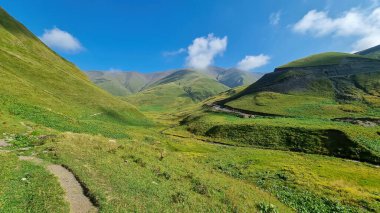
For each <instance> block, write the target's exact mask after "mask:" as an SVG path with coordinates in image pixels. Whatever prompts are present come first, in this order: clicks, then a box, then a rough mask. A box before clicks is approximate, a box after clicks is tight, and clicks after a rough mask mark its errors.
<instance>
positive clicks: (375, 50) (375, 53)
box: [355, 45, 380, 59]
mask: <svg viewBox="0 0 380 213" xmlns="http://www.w3.org/2000/svg"><path fill="white" fill-rule="evenodd" d="M355 54H357V55H362V56H366V57H370V58H375V59H380V45H378V46H375V47H372V48H369V49H367V50H363V51H360V52H357V53H355Z"/></svg>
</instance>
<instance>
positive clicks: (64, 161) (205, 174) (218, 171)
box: [0, 10, 380, 213]
mask: <svg viewBox="0 0 380 213" xmlns="http://www.w3.org/2000/svg"><path fill="white" fill-rule="evenodd" d="M0 15H1V17H0V18H1V19H0V75H1V78H0V121H1V122H0V212H31V213H34V212H36V213H41V212H68V211H69V208H70V207H71V206H70V200H67V201H66V200H65V199H64V195H65V194H66V195H67V194H68V193H65V192H64V190H63V188H62V186H61V185H59V183H62V182H60V181H61V180H60V179H57V178H56V177H55V176H53V175H52V174H50V173H49V172H48V171H50V170H47V169H46V168H45V166H44V165H45V164H46V165H51V164H55V165H62V166H63V167H65V168H67V169H68V171H70V172H71V173H73V175H74V176H75V179H76V180H77V181H78V182H80V184H81V186H80V187H82V189H83V191H84V194H85V195H86V196H87V197H88V198H89V199H90V200H91V202H92V203H93V204H94V206H95V207H97V208H98V210H99V212H100V213H102V212H115V213H118V212H120V213H121V212H272V213H273V212H379V211H380V204H379V200H380V172H379V167H378V166H376V165H373V164H368V163H363V162H357V161H352V160H347V159H340V158H343V157H346V158H350V159H358V158H355V157H358V156H359V157H361V156H365V157H367V158H366V159H365V160H368V159H370V157H373V156H374V155H375V154H377V153H379V151H380V149H379V147H380V146H379V141H378V140H379V139H378V138H379V136H378V135H379V132H380V130H379V127H376V126H375V127H368V128H367V127H362V126H358V125H355V124H349V123H344V122H337V121H330V120H329V119H327V118H313V119H311V118H310V117H306V116H305V117H304V118H302V117H300V116H299V117H295V118H283V117H262V118H256V119H242V118H239V117H236V116H232V115H229V114H225V113H215V112H209V108H207V107H206V106H204V104H211V103H213V102H214V101H218V100H220V99H224V98H226V97H229V96H231V95H237V94H240V93H241V92H242V91H246V88H245V87H239V88H234V89H229V88H228V87H226V86H225V85H223V84H221V83H219V82H218V81H216V80H213V79H212V78H210V76H206V75H205V74H200V73H197V72H193V71H187V70H182V71H178V72H174V73H172V74H171V75H167V76H166V77H165V78H162V77H161V78H160V79H161V80H160V81H159V82H156V81H155V83H154V84H153V82H152V83H151V84H148V85H147V86H146V90H144V91H143V92H141V93H144V94H141V93H138V94H136V95H135V97H134V98H133V99H132V98H131V101H133V102H134V103H136V104H138V107H139V108H141V109H144V107H146V108H145V109H144V110H145V111H146V112H149V113H155V114H156V115H157V118H159V120H157V121H159V123H157V124H156V125H151V122H150V121H149V120H147V119H146V118H145V116H143V115H142V114H141V113H139V111H137V110H136V109H135V108H134V107H133V106H131V105H129V104H128V102H123V101H121V100H120V99H118V98H115V97H113V96H111V95H110V94H109V93H107V92H105V91H103V90H101V89H99V88H98V87H97V86H95V85H94V84H93V83H91V82H90V81H89V80H88V79H87V77H86V76H85V75H84V74H83V73H82V72H80V71H79V70H78V69H77V68H76V67H75V66H74V65H73V64H71V63H69V62H67V61H65V60H64V59H62V58H61V57H59V56H58V55H57V54H55V53H54V52H53V51H51V50H49V49H48V48H47V47H46V46H45V45H43V44H42V43H41V42H40V41H39V40H38V39H37V38H36V37H34V36H33V35H32V34H31V33H30V32H29V31H28V30H26V29H25V28H24V27H23V26H22V25H21V24H19V23H18V22H16V21H15V20H13V19H12V18H11V17H9V16H8V15H7V14H6V13H5V12H4V11H2V10H1V12H0ZM372 74H373V75H376V73H371V75H372ZM354 77H355V78H356V81H357V82H358V83H359V84H358V85H363V86H361V87H364V88H366V93H367V95H368V96H369V97H371V98H372V99H368V100H371V101H372V102H374V103H375V102H376V100H377V98H376V97H375V96H376V94H377V92H378V90H377V88H378V86H377V85H378V84H377V80H376V76H372V77H371V78H368V77H366V75H355V76H354ZM358 85H357V87H360V86H358ZM227 89H229V90H228V91H225V90H227ZM221 91H224V92H221ZM220 92H221V93H220ZM145 93H146V94H145ZM217 93H218V94H217ZM214 94H217V95H216V96H212V97H209V96H211V95H214ZM370 94H372V95H370ZM303 97H306V96H303ZM319 97H320V96H319ZM373 97H375V98H373ZM320 98H321V97H320ZM327 98H329V97H327ZM269 99H271V98H270V97H269ZM200 100H204V101H203V102H201V101H200ZM286 100H288V99H287V98H284V99H280V101H278V102H277V103H276V104H281V103H284V102H285V101H286ZM265 101H266V100H265ZM265 101H261V102H263V103H266V102H265ZM298 101H299V102H301V101H300V100H298ZM316 102H317V101H316ZM283 105H286V104H283ZM288 106H289V105H288ZM366 106H367V105H366ZM269 107H270V108H274V107H273V105H272V106H271V105H269ZM269 107H268V108H269ZM305 109H306V108H305ZM373 109H374V108H373ZM305 112H306V110H304V111H303V113H305ZM298 113H299V114H301V113H300V112H298ZM373 113H375V115H376V110H373ZM189 114H190V116H187V115H189ZM185 116H186V117H187V119H185V120H183V122H182V124H183V125H185V126H179V125H173V124H176V123H177V121H178V120H182V118H183V117H185ZM73 132H74V133H73ZM341 137H343V138H344V139H345V140H339V139H341ZM326 141H327V142H328V143H324V142H326ZM346 142H347V143H346ZM4 144H5V145H9V146H4ZM262 148H265V149H262ZM269 149H276V150H269ZM363 150H364V151H363ZM300 151H302V152H306V153H307V154H305V153H299V152H300ZM311 153H318V155H317V154H311ZM363 153H364V155H363ZM320 154H321V155H320ZM326 155H332V156H337V157H340V158H335V157H331V156H326ZM18 156H30V157H34V158H40V159H42V163H40V164H34V163H33V162H27V161H20V160H19V158H18ZM352 156H353V157H352ZM359 160H362V159H361V158H359ZM368 162H371V163H376V162H375V161H370V160H368ZM75 201H78V200H75Z"/></svg>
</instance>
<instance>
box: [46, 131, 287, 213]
mask: <svg viewBox="0 0 380 213" xmlns="http://www.w3.org/2000/svg"><path fill="white" fill-rule="evenodd" d="M140 134H146V132H141V133H140ZM153 135H155V134H154V133H153ZM140 137H141V138H140ZM167 140H168V139H167V138H161V137H160V136H158V137H157V136H153V137H148V138H147V137H143V136H138V135H136V136H135V139H134V140H129V141H128V140H118V141H117V142H115V141H112V140H111V141H110V140H109V139H107V138H102V137H94V136H88V135H78V134H64V135H62V136H60V137H59V138H57V139H55V142H52V143H48V144H46V145H45V146H43V147H42V150H41V152H40V153H43V152H42V151H43V150H44V151H49V152H48V154H43V155H42V157H43V156H45V158H47V159H51V160H52V161H54V162H57V163H60V164H63V165H66V166H68V167H69V168H70V169H71V170H73V171H74V173H75V174H76V175H77V176H78V177H79V178H80V179H81V180H82V181H83V182H84V183H85V184H86V186H87V187H88V188H89V189H90V192H91V195H92V196H94V197H95V198H96V199H97V200H98V202H99V204H100V210H101V212H125V211H137V212H142V211H154V212H156V211H159V212H172V211H181V212H194V211H197V212H209V211H239V212H240V211H243V212H244V211H250V209H255V208H256V206H257V205H258V204H259V202H260V200H261V199H262V198H263V197H265V198H267V199H268V200H269V199H270V200H271V201H272V203H274V204H275V205H276V206H277V207H278V208H279V209H281V210H282V211H283V212H289V211H290V209H288V208H287V207H285V206H284V205H283V204H281V203H280V202H278V201H277V199H276V198H274V197H273V196H271V195H270V194H268V193H267V192H264V191H262V190H259V189H257V188H256V187H255V185H253V184H247V183H244V182H242V181H239V180H237V179H234V178H233V177H229V176H226V175H224V174H220V173H215V172H213V170H212V169H211V168H208V167H207V166H204V165H202V164H199V163H197V160H196V159H197V158H198V157H200V153H198V152H197V151H196V150H192V151H188V152H187V153H183V152H182V151H172V150H171V149H170V147H173V146H169V147H168V146H166V145H165V144H166V142H167ZM170 141H172V140H170ZM168 142H169V141H168ZM201 146H202V145H201ZM194 149H199V148H198V147H197V146H194ZM208 149H211V150H215V148H213V147H209V148H208ZM45 153H46V152H45Z"/></svg>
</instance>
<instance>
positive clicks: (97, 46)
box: [0, 0, 380, 72]
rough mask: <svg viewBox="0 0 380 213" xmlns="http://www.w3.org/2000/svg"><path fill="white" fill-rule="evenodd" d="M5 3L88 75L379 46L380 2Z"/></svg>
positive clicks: (275, 60)
mask: <svg viewBox="0 0 380 213" xmlns="http://www.w3.org/2000/svg"><path fill="white" fill-rule="evenodd" d="M0 5H1V6H2V7H3V8H4V9H6V10H7V11H8V12H9V13H10V14H11V15H12V16H14V17H15V18H16V19H18V20H19V21H21V22H22V23H23V24H24V25H26V27H28V28H29V29H30V30H31V31H32V32H33V33H34V34H36V35H37V36H40V38H41V39H43V40H44V41H45V42H47V43H48V44H49V45H50V46H51V47H52V48H53V49H55V50H56V51H57V52H58V53H60V54H61V55H63V56H64V57H65V58H67V59H69V60H70V61H72V62H74V63H75V64H77V65H78V67H80V68H81V69H83V70H127V71H132V70H133V71H141V72H152V71H162V70H168V69H175V68H181V67H188V66H193V67H202V66H208V65H215V66H221V67H241V68H242V69H246V70H251V71H258V72H269V71H272V70H273V69H274V68H275V67H276V66H279V65H281V64H284V63H286V62H289V61H291V60H294V59H297V58H300V57H304V56H307V55H310V54H314V53H319V52H325V51H344V52H352V51H354V50H360V49H362V48H364V47H367V46H370V45H374V44H377V43H376V42H377V41H378V42H379V44H380V38H378V36H377V35H380V34H376V33H375V32H378V30H380V26H378V27H376V26H377V25H378V24H379V21H380V9H379V11H376V9H377V6H378V2H377V1H376V0H344V1H343V0H335V1H334V0H134V1H132V0H65V1H62V0H61V1H59V0H54V1H53V0H33V1H30V0H17V1H11V0H8V1H2V3H0ZM377 12H379V13H377ZM368 17H372V18H368ZM355 25H357V26H355ZM364 25H365V26H367V25H368V26H367V27H366V28H365V29H363V30H362V29H360V30H358V29H357V28H359V27H361V26H364ZM351 26H352V27H351ZM373 26H375V27H373ZM355 27H356V28H355ZM359 31H360V32H359ZM361 31H363V32H361ZM44 33H45V35H44ZM197 38H198V39H197ZM60 39H63V40H62V41H61V40H60ZM195 39H197V40H195ZM189 47H192V48H189ZM190 50H191V51H190ZM244 59H245V60H244ZM239 62H240V63H239Z"/></svg>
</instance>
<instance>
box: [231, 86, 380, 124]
mask: <svg viewBox="0 0 380 213" xmlns="http://www.w3.org/2000/svg"><path fill="white" fill-rule="evenodd" d="M368 99H371V97H370V96H369V97H368ZM375 100H376V99H375ZM369 101H370V100H369ZM226 105H227V106H230V107H233V108H237V109H243V110H248V111H252V112H260V113H268V114H276V115H283V116H292V117H309V118H340V117H376V116H377V115H378V114H380V111H379V109H378V108H374V107H371V106H369V105H367V104H366V103H363V102H359V101H356V102H347V103H341V102H337V101H335V100H334V99H332V98H330V97H318V96H311V95H305V94H281V93H275V92H259V93H256V94H250V95H246V96H243V97H241V98H238V99H235V100H232V101H230V102H228V103H226Z"/></svg>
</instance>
